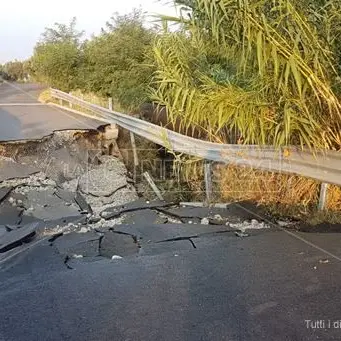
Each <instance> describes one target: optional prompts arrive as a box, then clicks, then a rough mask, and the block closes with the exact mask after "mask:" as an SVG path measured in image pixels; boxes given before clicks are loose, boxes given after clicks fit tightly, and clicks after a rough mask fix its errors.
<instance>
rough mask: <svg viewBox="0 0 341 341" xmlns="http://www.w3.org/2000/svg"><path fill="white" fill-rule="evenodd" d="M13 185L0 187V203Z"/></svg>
mask: <svg viewBox="0 0 341 341" xmlns="http://www.w3.org/2000/svg"><path fill="white" fill-rule="evenodd" d="M12 189H13V187H2V188H0V203H1V202H2V201H3V200H5V198H6V197H7V195H8V194H9V193H10V192H11V191H12Z"/></svg>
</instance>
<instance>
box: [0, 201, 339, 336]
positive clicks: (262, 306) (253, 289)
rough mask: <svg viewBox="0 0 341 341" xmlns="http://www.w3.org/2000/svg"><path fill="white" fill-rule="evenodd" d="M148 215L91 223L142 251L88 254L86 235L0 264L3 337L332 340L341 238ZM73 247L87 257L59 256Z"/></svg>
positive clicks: (44, 244)
mask: <svg viewBox="0 0 341 341" xmlns="http://www.w3.org/2000/svg"><path fill="white" fill-rule="evenodd" d="M124 208H125V209H127V211H128V208H129V207H127V206H125V207H124ZM135 208H136V205H135ZM180 210H181V211H182V212H183V209H180ZM163 211H164V209H163ZM145 212H146V211H145V210H143V211H142V210H141V211H139V210H137V212H136V213H137V214H135V215H134V216H133V217H131V218H130V224H128V225H125V224H123V225H120V226H117V227H115V229H114V230H113V231H114V232H113V231H111V232H110V231H109V230H106V229H105V228H101V229H99V232H101V233H104V240H105V238H106V237H105V236H106V234H112V236H117V237H118V236H120V238H121V237H122V236H123V237H124V236H126V237H127V236H129V235H130V233H131V235H135V240H138V241H139V243H141V249H140V251H133V252H131V253H128V254H127V255H126V256H123V257H122V258H121V257H117V258H115V257H114V259H110V258H107V259H105V258H103V257H101V256H95V255H94V254H92V252H93V242H94V241H96V242H97V239H98V237H97V239H95V238H94V235H93V232H89V236H88V237H87V236H86V234H85V235H84V234H81V235H79V236H80V237H77V236H76V235H75V234H74V235H70V234H66V235H64V236H62V237H60V236H59V237H58V236H57V237H56V239H53V240H50V241H49V240H47V239H38V240H37V241H35V242H34V243H32V244H31V246H26V247H24V248H23V249H22V250H21V251H20V252H18V253H17V254H16V253H14V254H13V255H12V256H11V257H8V259H5V260H3V261H1V264H0V265H1V266H0V269H1V284H0V305H1V307H2V308H1V310H0V321H1V328H0V331H1V332H0V339H1V337H2V339H3V340H6V341H18V340H23V341H24V340H25V341H35V340H51V341H52V340H53V341H54V340H55V341H57V340H75V341H78V340H79V341H84V340H89V341H90V340H91V341H92V340H108V341H109V340H118V341H121V340H122V341H127V340H134V341H135V340H152V341H154V340H155V341H159V340H169V341H176V340H179V341H180V340H188V341H198V340H216V341H220V340H229V341H230V340H233V341H234V340H246V341H251V340H252V341H259V340H277V341H282V340H283V341H284V340H290V341H294V340H297V341H301V340H340V333H341V330H340V328H338V327H337V326H338V325H339V320H340V313H341V309H340V303H339V302H340V295H341V293H340V279H341V276H340V269H341V268H340V260H341V258H339V257H341V249H340V243H341V235H340V234H335V233H333V234H328V233H326V234H317V233H313V234H309V233H297V232H290V231H285V230H282V229H278V228H276V227H274V226H272V227H271V228H269V229H261V230H250V231H248V230H247V231H246V232H247V234H244V235H243V237H240V236H238V235H236V234H234V233H231V230H229V229H227V228H226V226H225V227H223V226H222V227H217V226H215V227H214V226H213V225H205V226H204V225H200V224H199V225H193V224H190V225H188V224H182V225H178V224H162V225H155V224H152V223H148V219H149V218H148V217H149V216H148V215H146V213H145ZM175 212H176V209H175ZM182 214H183V213H182ZM247 214H249V212H247ZM225 218H226V219H230V218H229V214H227V215H226V216H225ZM233 218H236V216H234V217H233ZM241 218H243V219H245V218H247V216H244V217H241ZM258 219H259V217H258ZM186 231H187V232H186ZM195 231H197V232H195ZM75 236H76V237H75ZM169 236H173V237H172V238H169ZM186 236H187V237H186ZM63 238H66V239H65V240H63ZM74 238H79V243H78V244H77V247H76V246H74V245H73V244H72V243H71V244H70V240H71V241H73V242H74ZM111 238H112V237H111ZM189 239H190V240H191V241H192V243H189ZM109 240H110V239H109ZM107 244H108V242H107ZM107 244H106V245H107ZM70 245H73V246H72V247H73V248H74V249H72V247H71V246H70ZM86 245H87V246H86ZM102 247H104V241H102ZM116 247H117V245H116ZM82 248H84V250H85V249H87V251H84V250H83V251H82ZM75 250H77V253H81V252H82V253H83V254H84V253H86V252H88V254H87V256H84V257H80V256H79V257H78V256H77V257H74V258H72V257H68V258H67V262H66V261H65V259H66V258H65V257H63V256H62V254H63V252H71V253H72V252H76V251H75ZM89 250H90V251H89ZM91 250H92V251H91ZM89 252H90V253H89ZM113 252H114V251H111V254H112V253H113ZM71 258H72V259H71ZM322 322H323V324H322ZM318 323H320V325H319V324H318ZM318 326H320V327H318Z"/></svg>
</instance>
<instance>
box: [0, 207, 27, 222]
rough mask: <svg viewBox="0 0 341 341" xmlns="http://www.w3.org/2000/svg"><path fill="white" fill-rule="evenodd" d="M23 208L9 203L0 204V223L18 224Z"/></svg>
mask: <svg viewBox="0 0 341 341" xmlns="http://www.w3.org/2000/svg"><path fill="white" fill-rule="evenodd" d="M22 212H23V209H22V208H18V207H14V206H12V205H10V204H9V203H2V204H1V205H0V225H19V224H20V222H21V215H22Z"/></svg>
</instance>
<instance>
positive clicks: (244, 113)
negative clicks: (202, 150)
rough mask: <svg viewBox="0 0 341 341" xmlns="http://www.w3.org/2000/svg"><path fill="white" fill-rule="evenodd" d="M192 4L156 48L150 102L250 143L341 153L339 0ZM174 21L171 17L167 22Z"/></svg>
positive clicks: (187, 122)
mask: <svg viewBox="0 0 341 341" xmlns="http://www.w3.org/2000/svg"><path fill="white" fill-rule="evenodd" d="M321 2H323V3H325V6H324V7H323V8H320V7H318V5H317V2H314V1H312V0H304V1H302V0H273V1H268V0H260V1H249V0H217V1H209V0H192V1H190V0H188V1H183V0H182V1H176V3H177V4H181V5H183V6H186V9H187V10H188V11H189V14H190V15H187V14H188V12H187V13H186V15H182V16H181V17H180V18H173V20H174V21H177V22H178V23H180V24H181V25H182V26H181V27H182V29H181V31H179V32H175V33H167V34H164V35H163V36H161V37H160V39H158V40H157V42H156V44H155V46H154V55H155V58H156V63H157V70H158V71H157V73H156V84H157V88H156V90H155V91H154V92H153V98H154V99H155V100H156V101H158V102H159V103H161V104H164V105H166V106H167V109H168V111H169V113H170V116H171V117H172V118H181V120H182V121H183V122H184V124H185V125H191V124H197V125H200V126H203V127H204V128H205V129H207V130H209V131H210V132H211V134H212V136H215V137H217V138H221V136H222V135H221V134H222V132H223V131H224V130H225V128H226V127H227V128H229V129H230V128H231V129H237V130H238V131H239V132H240V133H241V135H242V136H243V140H244V142H245V143H251V144H253V143H255V144H273V145H276V146H281V145H288V144H291V143H292V144H300V145H302V146H309V147H311V148H313V147H323V148H339V146H340V125H341V104H340V101H339V98H338V95H337V91H336V89H337V88H338V87H339V83H338V82H339V79H340V77H339V76H340V74H339V60H338V58H339V56H340V49H339V48H338V44H339V41H340V39H338V38H339V36H340V34H339V32H340V27H341V25H340V24H341V20H340V17H341V14H340V13H341V11H340V4H339V1H338V0H331V1H328V2H327V1H326V2H324V1H323V0H321ZM167 20H169V18H168V19H167Z"/></svg>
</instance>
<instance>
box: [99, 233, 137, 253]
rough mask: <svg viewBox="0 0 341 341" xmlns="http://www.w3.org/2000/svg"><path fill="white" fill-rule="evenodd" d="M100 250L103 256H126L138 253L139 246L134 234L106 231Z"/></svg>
mask: <svg viewBox="0 0 341 341" xmlns="http://www.w3.org/2000/svg"><path fill="white" fill-rule="evenodd" d="M99 251H100V255H101V256H103V257H106V258H110V259H111V258H112V257H113V256H120V257H126V256H131V255H134V254H137V253H138V252H139V246H138V244H137V242H136V240H135V239H134V238H133V237H132V236H130V235H125V234H120V233H115V232H113V231H109V232H106V233H104V235H103V239H102V240H101V243H100V250H99Z"/></svg>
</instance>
